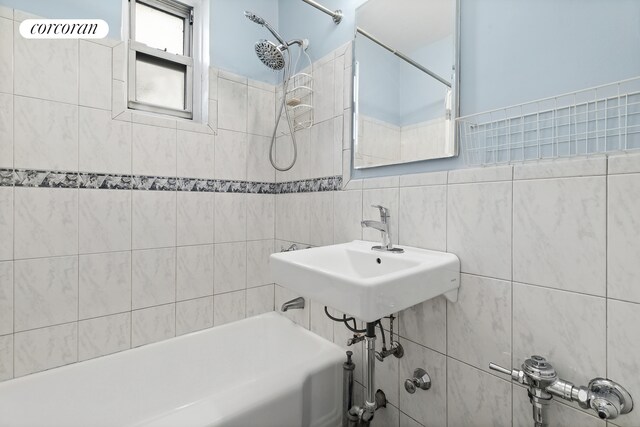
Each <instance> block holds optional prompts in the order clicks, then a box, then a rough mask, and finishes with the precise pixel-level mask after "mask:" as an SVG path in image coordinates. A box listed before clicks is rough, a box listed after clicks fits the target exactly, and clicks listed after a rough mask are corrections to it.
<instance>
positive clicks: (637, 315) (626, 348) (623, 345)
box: [599, 300, 640, 427]
mask: <svg viewBox="0 0 640 427" xmlns="http://www.w3.org/2000/svg"><path fill="white" fill-rule="evenodd" d="M638 324H640V304H633V303H627V302H622V301H614V300H608V301H607V375H606V376H607V378H611V379H612V380H614V381H618V382H619V383H621V384H622V385H623V387H624V388H626V389H627V391H628V392H629V393H631V396H633V397H635V396H640V376H638V372H640V357H638V355H639V354H640V329H638V327H637V325H638ZM599 368H600V371H601V372H600V375H603V373H602V367H599ZM634 406H635V404H634ZM614 422H615V424H617V425H620V426H624V427H632V426H637V425H640V411H635V410H633V411H631V412H630V413H628V414H626V415H624V416H621V417H620V418H619V419H616V420H615V421H614Z"/></svg>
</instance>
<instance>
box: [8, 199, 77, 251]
mask: <svg viewBox="0 0 640 427" xmlns="http://www.w3.org/2000/svg"><path fill="white" fill-rule="evenodd" d="M14 191H15V193H14V197H15V229H14V230H15V243H14V248H15V257H16V259H20V258H33V257H46V256H59V255H73V254H77V253H78V190H76V189H62V188H16V189H15V190H14Z"/></svg>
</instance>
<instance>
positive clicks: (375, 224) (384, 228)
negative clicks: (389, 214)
mask: <svg viewBox="0 0 640 427" xmlns="http://www.w3.org/2000/svg"><path fill="white" fill-rule="evenodd" d="M360 225H361V226H362V228H374V229H376V230H378V231H381V232H383V233H388V232H389V224H387V223H384V222H380V221H372V220H370V219H367V220H364V221H361V222H360Z"/></svg>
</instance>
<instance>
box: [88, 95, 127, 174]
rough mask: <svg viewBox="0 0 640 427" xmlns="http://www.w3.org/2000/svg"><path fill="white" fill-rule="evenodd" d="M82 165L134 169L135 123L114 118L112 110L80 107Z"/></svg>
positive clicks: (92, 169)
mask: <svg viewBox="0 0 640 427" xmlns="http://www.w3.org/2000/svg"><path fill="white" fill-rule="evenodd" d="M79 110H80V111H79V113H80V119H79V132H78V135H79V153H80V154H79V169H80V170H81V171H83V172H103V173H116V174H130V173H131V123H129V122H125V121H121V120H113V119H112V118H111V113H110V112H109V111H104V110H98V109H94V108H86V107H80V109H79Z"/></svg>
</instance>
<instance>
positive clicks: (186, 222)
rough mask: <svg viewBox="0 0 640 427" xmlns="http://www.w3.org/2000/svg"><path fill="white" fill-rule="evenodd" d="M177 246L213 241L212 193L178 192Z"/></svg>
mask: <svg viewBox="0 0 640 427" xmlns="http://www.w3.org/2000/svg"><path fill="white" fill-rule="evenodd" d="M177 197H178V214H177V215H178V216H177V227H178V232H177V241H178V245H179V246H183V245H204V244H207V243H213V227H214V221H213V199H214V194H213V193H206V192H203V193H200V192H195V191H194V192H191V191H188V192H180V191H179V192H178V194H177Z"/></svg>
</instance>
